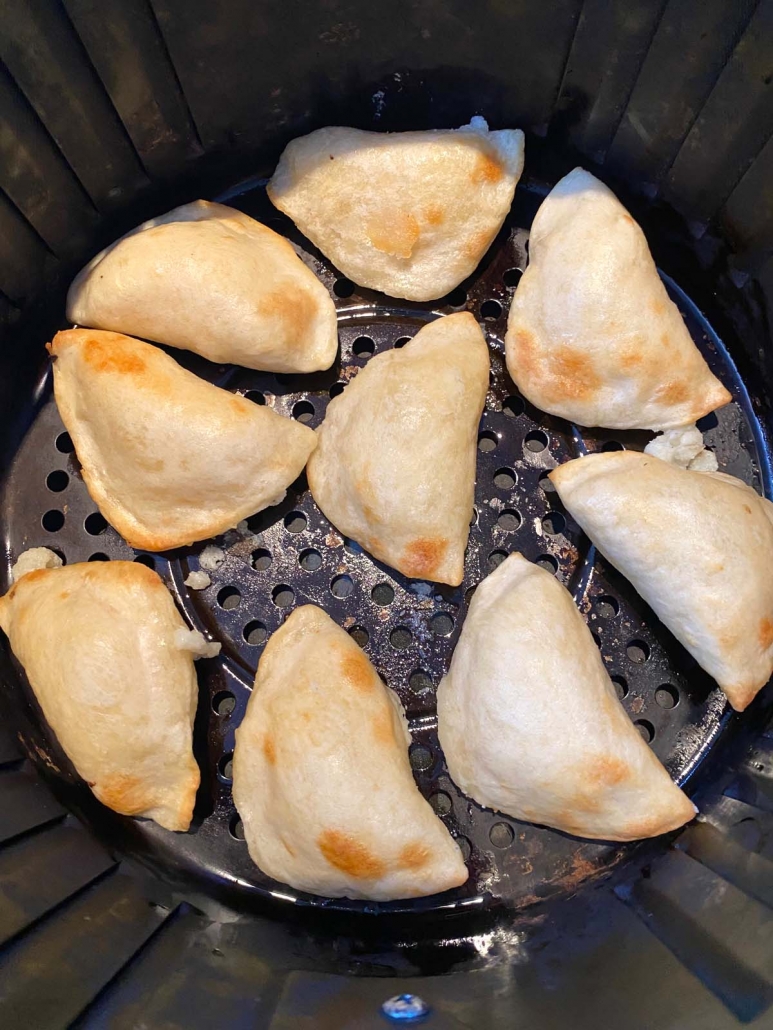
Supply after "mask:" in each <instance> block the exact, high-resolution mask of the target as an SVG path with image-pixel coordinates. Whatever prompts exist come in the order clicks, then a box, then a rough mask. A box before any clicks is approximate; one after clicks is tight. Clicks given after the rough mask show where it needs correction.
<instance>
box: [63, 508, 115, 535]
mask: <svg viewBox="0 0 773 1030" xmlns="http://www.w3.org/2000/svg"><path fill="white" fill-rule="evenodd" d="M62 521H63V522H64V518H62ZM83 528H84V529H85V530H86V532H87V533H88V534H89V536H99V534H100V533H104V532H105V530H106V529H107V520H106V519H105V518H104V516H103V515H101V514H100V513H99V512H98V511H93V512H92V513H91V515H87V516H86V518H85V521H84V523H83Z"/></svg>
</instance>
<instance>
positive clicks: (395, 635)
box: [389, 626, 413, 651]
mask: <svg viewBox="0 0 773 1030" xmlns="http://www.w3.org/2000/svg"><path fill="white" fill-rule="evenodd" d="M412 642H413V634H412V633H411V631H410V630H409V629H408V627H407V626H395V628H394V629H393V630H392V632H391V633H390V634H389V643H390V644H391V645H392V647H394V648H395V649H396V650H397V651H404V650H405V649H406V647H410V646H411V643H412Z"/></svg>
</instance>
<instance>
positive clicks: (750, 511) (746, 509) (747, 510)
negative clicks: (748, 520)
mask: <svg viewBox="0 0 773 1030" xmlns="http://www.w3.org/2000/svg"><path fill="white" fill-rule="evenodd" d="M743 510H744V511H745V512H746V514H747V515H751V513H752V510H751V508H750V507H749V505H748V504H745V505H744V506H743Z"/></svg>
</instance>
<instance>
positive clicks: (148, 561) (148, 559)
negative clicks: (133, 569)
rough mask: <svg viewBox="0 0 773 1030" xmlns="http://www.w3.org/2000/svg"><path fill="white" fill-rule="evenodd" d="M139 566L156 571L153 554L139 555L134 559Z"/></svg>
mask: <svg viewBox="0 0 773 1030" xmlns="http://www.w3.org/2000/svg"><path fill="white" fill-rule="evenodd" d="M134 560H135V561H136V562H137V563H138V564H139V565H144V566H145V568H146V569H155V567H156V559H155V558H154V557H153V555H152V554H138V555H137V556H136V558H135V559H134Z"/></svg>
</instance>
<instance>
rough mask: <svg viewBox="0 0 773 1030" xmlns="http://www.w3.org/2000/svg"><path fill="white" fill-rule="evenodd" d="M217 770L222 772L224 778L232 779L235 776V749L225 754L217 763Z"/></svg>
mask: <svg viewBox="0 0 773 1030" xmlns="http://www.w3.org/2000/svg"><path fill="white" fill-rule="evenodd" d="M217 771H218V772H219V773H220V775H221V776H222V777H223V779H224V780H232V779H233V778H234V756H233V751H229V752H228V754H225V755H223V757H222V758H221V759H220V761H219V762H218V763H217Z"/></svg>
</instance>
